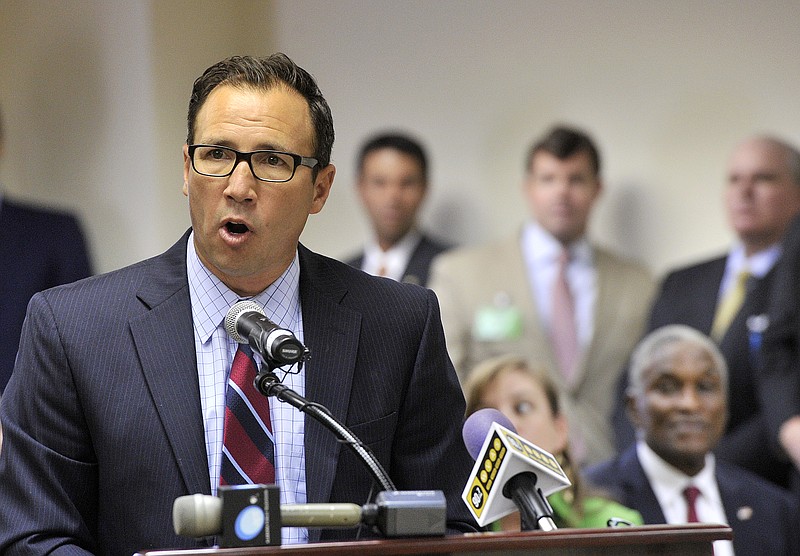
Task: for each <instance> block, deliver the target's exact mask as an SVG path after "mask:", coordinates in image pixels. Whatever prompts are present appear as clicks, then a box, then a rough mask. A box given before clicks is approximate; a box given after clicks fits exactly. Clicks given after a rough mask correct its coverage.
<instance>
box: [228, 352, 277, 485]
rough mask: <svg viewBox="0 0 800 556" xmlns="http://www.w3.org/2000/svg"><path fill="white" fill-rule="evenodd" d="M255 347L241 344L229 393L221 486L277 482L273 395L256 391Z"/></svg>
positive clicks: (232, 370) (233, 368) (229, 381)
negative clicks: (271, 407)
mask: <svg viewBox="0 0 800 556" xmlns="http://www.w3.org/2000/svg"><path fill="white" fill-rule="evenodd" d="M255 377H256V363H255V361H254V360H253V350H252V349H250V346H249V345H247V344H239V349H238V350H237V351H236V356H235V357H234V358H233V365H232V366H231V376H230V378H229V379H228V389H227V392H226V394H225V428H224V436H223V441H222V444H223V447H222V470H221V473H220V484H221V485H243V484H270V483H274V482H275V444H274V442H273V436H272V423H271V421H270V416H269V398H267V397H266V396H264V395H263V394H262V393H261V392H259V391H258V390H256V388H255V386H254V385H253V379H254V378H255Z"/></svg>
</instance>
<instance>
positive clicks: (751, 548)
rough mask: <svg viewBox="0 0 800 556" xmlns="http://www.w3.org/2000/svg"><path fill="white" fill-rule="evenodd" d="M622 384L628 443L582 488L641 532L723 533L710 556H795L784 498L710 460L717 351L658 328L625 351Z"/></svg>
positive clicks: (719, 374)
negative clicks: (716, 526) (640, 525)
mask: <svg viewBox="0 0 800 556" xmlns="http://www.w3.org/2000/svg"><path fill="white" fill-rule="evenodd" d="M628 382H629V386H628V390H627V408H628V412H629V414H630V418H631V421H632V422H633V423H634V425H635V426H636V433H637V442H636V444H635V445H633V446H631V447H630V448H628V449H627V450H626V451H625V452H623V453H622V454H621V455H620V456H618V457H616V458H615V459H613V460H610V461H607V462H604V463H602V464H600V465H597V466H594V467H591V468H589V469H587V471H586V476H587V477H588V478H589V480H591V481H592V482H593V483H594V484H597V485H599V486H600V487H603V488H606V489H608V490H609V491H610V492H611V493H612V495H614V496H615V497H616V498H617V499H618V500H620V501H621V502H622V503H623V504H625V505H626V506H629V507H631V508H635V509H637V510H638V511H639V512H640V513H641V514H642V517H644V520H645V523H647V524H654V523H673V524H679V523H692V522H705V523H727V524H728V525H730V527H731V529H732V530H733V544H731V541H715V542H714V554H715V556H724V555H726V554H733V553H734V552H735V553H736V554H737V555H738V556H747V555H754V556H755V555H762V554H771V555H786V556H788V555H790V554H793V555H797V554H800V537H798V527H797V525H798V523H800V514H798V507H797V503H796V501H795V500H793V499H792V497H791V496H790V495H789V493H788V492H787V491H785V490H784V489H781V488H780V487H778V486H775V485H774V484H772V483H771V482H769V481H766V480H765V479H763V478H761V477H759V476H758V475H755V474H754V473H751V472H750V471H748V470H746V469H744V468H742V467H740V466H738V465H735V464H733V463H730V462H728V461H724V460H721V459H717V458H715V456H714V453H713V450H714V448H715V447H716V445H717V443H718V442H719V440H720V438H721V437H722V434H723V432H724V431H725V420H726V416H727V409H728V390H727V384H728V369H727V365H726V364H725V358H724V357H723V356H722V353H720V351H719V348H717V345H716V344H715V343H714V342H713V341H712V340H711V339H710V338H708V337H707V336H705V335H704V334H702V333H701V332H699V331H697V330H695V329H693V328H691V327H689V326H686V325H682V324H673V325H668V326H665V327H662V328H659V329H657V330H655V331H653V332H651V333H650V334H649V335H648V336H646V337H645V338H644V339H643V340H642V341H641V343H640V344H639V346H638V347H637V348H636V350H635V351H634V353H633V356H632V360H631V365H630V369H629V381H628ZM734 395H735V393H734Z"/></svg>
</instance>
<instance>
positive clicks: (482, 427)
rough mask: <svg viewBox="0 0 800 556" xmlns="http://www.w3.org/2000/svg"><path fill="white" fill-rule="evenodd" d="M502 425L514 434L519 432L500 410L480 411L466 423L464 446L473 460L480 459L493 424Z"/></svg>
mask: <svg viewBox="0 0 800 556" xmlns="http://www.w3.org/2000/svg"><path fill="white" fill-rule="evenodd" d="M493 423H497V424H498V425H502V426H504V427H505V428H507V429H508V430H510V431H512V432H517V430H516V429H515V428H514V425H512V424H511V421H510V420H509V419H508V417H506V416H505V415H503V414H502V413H501V412H500V411H499V410H497V409H494V408H493V407H486V408H484V409H479V410H478V411H476V412H475V413H473V414H472V415H470V416H469V417H467V420H466V421H464V428H462V429H461V436H462V437H463V438H464V445H465V446H466V447H467V451H468V452H469V455H471V456H472V459H478V455H479V454H480V452H481V447H483V441H484V440H486V435H487V434H488V433H489V429H490V428H492V424H493Z"/></svg>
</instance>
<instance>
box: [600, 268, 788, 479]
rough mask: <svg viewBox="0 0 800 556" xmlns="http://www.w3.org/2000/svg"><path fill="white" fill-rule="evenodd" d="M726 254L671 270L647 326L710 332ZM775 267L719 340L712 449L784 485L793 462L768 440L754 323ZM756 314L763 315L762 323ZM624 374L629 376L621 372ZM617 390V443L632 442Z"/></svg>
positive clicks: (751, 287) (753, 284)
mask: <svg viewBox="0 0 800 556" xmlns="http://www.w3.org/2000/svg"><path fill="white" fill-rule="evenodd" d="M725 264H726V257H725V256H722V257H718V258H715V259H712V260H709V261H705V262H702V263H699V264H696V265H693V266H690V267H687V268H683V269H680V270H676V271H674V272H672V273H670V274H669V275H668V276H667V277H666V278H665V279H664V281H663V283H662V285H661V291H660V292H659V295H658V298H657V299H656V301H655V303H653V307H652V309H651V311H650V322H649V324H648V329H647V330H648V332H652V331H653V330H655V329H657V328H660V327H662V326H665V325H667V324H685V325H688V326H691V327H692V328H695V329H697V330H699V331H700V332H703V333H704V334H710V332H711V325H712V323H713V320H714V312H715V311H716V306H717V296H718V294H719V287H720V283H721V282H722V276H723V274H724V272H725ZM775 270H776V269H775V268H773V269H772V270H771V271H770V272H769V273H767V274H766V275H765V276H764V277H763V278H761V279H757V278H751V279H750V281H749V283H748V288H747V294H746V296H745V300H744V303H743V305H742V308H741V310H740V311H739V313H738V314H737V315H736V317H735V318H734V320H733V322H731V325H730V327H729V328H728V330H727V331H726V333H725V335H724V336H723V338H722V339H721V340H720V342H719V348H720V351H721V352H722V355H723V356H724V357H725V361H726V362H727V364H728V396H729V400H728V424H727V428H726V431H725V435H724V436H723V437H722V439H721V440H720V443H719V445H718V446H717V448H716V450H715V452H716V454H717V456H718V457H720V458H722V459H725V460H727V461H731V462H733V463H735V464H737V465H740V466H742V467H745V468H746V469H749V470H750V471H752V472H754V473H757V474H759V475H761V476H762V477H764V478H766V479H768V480H770V481H772V482H774V483H776V484H778V485H781V486H783V487H787V486H788V485H789V478H790V471H791V466H790V464H789V463H788V462H787V461H786V460H785V458H781V457H780V456H779V455H778V454H777V452H776V451H775V450H774V449H773V447H772V445H771V444H770V442H769V427H768V424H767V413H768V411H766V410H765V409H764V408H765V407H767V406H764V405H763V404H762V402H761V399H760V397H759V387H760V384H759V374H760V368H761V362H760V359H759V358H760V356H761V353H760V340H761V332H763V330H760V331H759V329H758V326H763V325H764V324H765V322H766V318H765V317H766V313H767V310H768V305H769V296H770V292H771V290H772V284H773V281H774V277H775ZM754 319H762V323H761V325H759V324H758V322H756V321H755V320H754ZM624 378H627V377H623V379H624ZM623 405H624V395H623V392H622V389H621V391H620V397H619V406H618V407H617V410H616V412H615V421H616V423H615V432H616V435H617V439H618V449H619V450H622V449H624V448H626V447H627V446H628V445H630V443H631V442H633V438H634V434H633V426H632V425H631V424H630V423H629V422H628V420H627V418H626V417H625V415H624V407H623Z"/></svg>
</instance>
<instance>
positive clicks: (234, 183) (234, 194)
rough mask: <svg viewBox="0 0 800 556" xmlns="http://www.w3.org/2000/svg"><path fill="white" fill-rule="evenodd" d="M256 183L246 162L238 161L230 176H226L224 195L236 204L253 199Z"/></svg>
mask: <svg viewBox="0 0 800 556" xmlns="http://www.w3.org/2000/svg"><path fill="white" fill-rule="evenodd" d="M257 181H258V180H257V179H256V177H255V176H254V175H253V172H252V170H251V169H250V165H249V164H248V163H247V161H246V160H240V161H239V163H238V164H237V165H236V167H235V168H234V169H233V172H232V173H231V175H230V176H228V186H227V187H226V188H225V194H226V195H228V196H229V197H230V198H232V199H234V200H235V201H238V202H242V201H245V200H248V199H253V198H254V197H255V189H256V185H257V184H256V182H257Z"/></svg>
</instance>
